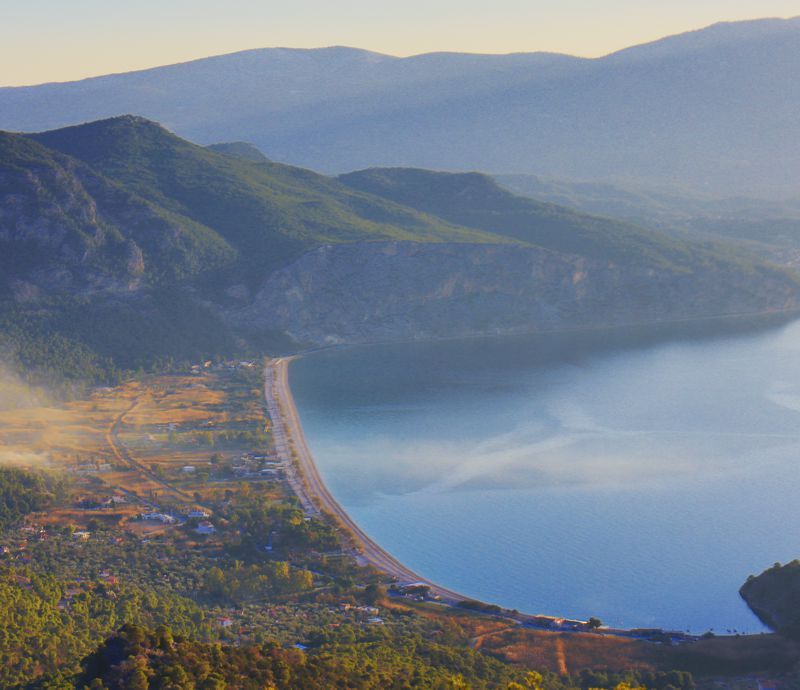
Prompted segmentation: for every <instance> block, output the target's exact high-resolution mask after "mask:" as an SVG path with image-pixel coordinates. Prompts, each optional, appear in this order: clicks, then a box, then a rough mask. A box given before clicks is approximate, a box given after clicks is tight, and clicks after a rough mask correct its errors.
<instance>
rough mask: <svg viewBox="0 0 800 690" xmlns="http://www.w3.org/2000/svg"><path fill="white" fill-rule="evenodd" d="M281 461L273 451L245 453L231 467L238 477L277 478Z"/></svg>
mask: <svg viewBox="0 0 800 690" xmlns="http://www.w3.org/2000/svg"><path fill="white" fill-rule="evenodd" d="M283 467H284V466H283V463H282V462H281V460H280V458H278V455H277V454H276V453H275V452H274V451H269V452H267V453H245V454H243V455H241V456H239V459H238V461H236V463H235V464H234V465H233V466H232V467H231V470H232V471H233V474H234V476H235V477H237V478H238V479H257V478H260V479H279V478H280V477H281V473H282V472H283Z"/></svg>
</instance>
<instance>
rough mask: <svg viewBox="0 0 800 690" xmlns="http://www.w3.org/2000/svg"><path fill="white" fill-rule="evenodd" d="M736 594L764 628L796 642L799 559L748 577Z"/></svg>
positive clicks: (799, 633)
mask: <svg viewBox="0 0 800 690" xmlns="http://www.w3.org/2000/svg"><path fill="white" fill-rule="evenodd" d="M739 594H741V596H742V598H743V599H744V600H745V601H746V602H747V605H748V606H749V607H750V609H751V610H752V611H753V613H755V614H756V616H758V617H759V619H760V620H761V622H762V623H763V624H764V625H766V626H768V627H769V628H771V629H772V630H775V631H776V632H779V633H781V634H782V635H786V636H787V637H791V638H793V639H796V640H800V560H794V561H791V562H790V563H787V564H786V565H781V564H780V563H776V564H775V565H774V566H772V567H771V568H769V569H768V570H765V571H764V572H763V573H761V574H760V575H758V576H750V577H749V578H748V579H747V582H745V583H744V585H742V588H741V589H740V590H739Z"/></svg>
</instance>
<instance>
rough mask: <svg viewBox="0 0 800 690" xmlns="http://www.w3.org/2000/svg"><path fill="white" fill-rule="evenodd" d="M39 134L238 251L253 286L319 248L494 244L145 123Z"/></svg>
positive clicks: (130, 120)
mask: <svg viewBox="0 0 800 690" xmlns="http://www.w3.org/2000/svg"><path fill="white" fill-rule="evenodd" d="M34 136H35V139H36V140H37V141H39V142H41V143H43V144H45V145H46V146H48V147H51V148H53V149H56V150H58V151H60V152H62V153H64V154H68V155H69V156H72V157H74V158H77V159H79V160H81V161H83V162H84V163H86V164H89V165H90V166H91V167H92V169H93V170H96V171H98V172H99V173H101V174H103V175H105V176H106V177H108V178H110V179H113V180H114V181H115V182H117V183H119V184H121V185H124V186H125V188H126V189H130V190H132V191H133V192H134V193H136V194H137V195H138V196H140V197H142V198H144V199H147V200H148V201H149V202H151V203H152V204H155V205H157V207H158V208H161V209H165V210H166V211H167V212H169V213H171V214H174V216H175V217H177V218H182V219H191V222H194V223H199V224H201V225H202V227H204V228H206V229H208V230H209V231H210V232H212V233H213V234H214V236H215V237H219V238H222V240H223V241H224V242H225V243H227V244H228V245H229V246H232V247H234V248H235V250H236V252H237V255H238V261H237V269H236V270H237V271H238V272H239V273H240V274H241V277H242V278H250V279H251V280H255V281H259V280H261V279H262V278H263V277H264V275H265V274H266V273H267V272H268V271H269V270H271V269H274V268H276V267H277V266H280V265H283V264H284V263H286V262H287V261H288V260H289V259H291V258H293V257H295V256H297V255H298V254H299V253H300V252H302V251H303V250H304V249H306V248H308V247H311V246H314V245H317V244H320V243H322V242H342V241H355V240H375V239H406V240H413V241H442V240H448V241H454V240H456V241H467V242H470V241H472V242H475V241H477V242H481V241H482V242H487V241H492V239H493V238H492V236H490V235H486V234H485V233H481V232H476V231H474V230H468V229H465V228H459V227H456V226H453V225H451V224H449V223H447V222H446V221H443V220H440V219H436V218H432V217H430V216H426V215H425V214H421V213H419V212H417V211H414V210H412V209H409V208H405V207H402V206H399V205H397V204H394V203H392V202H390V201H386V200H384V199H381V198H378V197H374V196H371V195H368V194H364V193H362V192H357V191H354V190H352V189H350V188H348V187H347V186H345V185H343V184H341V183H339V182H337V181H336V180H334V179H331V178H328V177H324V176H323V175H318V174H316V173H313V172H311V171H308V170H301V169H299V168H293V167H290V166H287V165H280V164H277V163H270V162H253V161H248V160H244V159H242V158H241V157H237V156H231V155H225V154H223V153H218V152H216V151H213V150H210V149H207V148H203V147H201V146H196V145H195V144H192V143H190V142H188V141H185V140H183V139H180V138H179V137H176V136H175V135H173V134H170V133H169V132H167V131H166V130H165V129H163V128H162V127H160V126H159V125H157V124H155V123H154V122H150V121H147V120H144V119H142V118H136V117H121V118H113V119H111V120H103V121H100V122H94V123H90V124H87V125H80V126H78V127H69V128H65V129H61V130H56V131H53V132H45V133H43V134H38V135H34ZM494 239H495V240H496V238H494ZM245 282H247V281H245Z"/></svg>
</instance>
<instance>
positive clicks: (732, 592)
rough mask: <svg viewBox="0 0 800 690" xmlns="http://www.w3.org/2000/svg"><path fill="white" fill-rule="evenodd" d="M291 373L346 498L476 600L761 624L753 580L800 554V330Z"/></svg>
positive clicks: (557, 341)
mask: <svg viewBox="0 0 800 690" xmlns="http://www.w3.org/2000/svg"><path fill="white" fill-rule="evenodd" d="M290 374H291V385H292V389H293V392H294V395H295V398H296V401H297V405H298V409H299V410H300V414H301V417H302V421H303V426H304V428H305V431H306V435H307V438H308V442H309V445H310V447H311V450H312V451H313V453H314V455H315V457H316V459H317V462H318V465H319V468H320V472H321V474H322V476H323V478H324V479H325V481H326V482H327V484H328V486H329V487H330V489H331V491H332V493H333V494H334V496H335V497H336V498H337V499H338V500H339V501H340V503H341V504H342V505H343V506H344V508H345V509H346V510H347V511H348V512H349V513H350V514H351V516H352V517H353V518H354V519H355V520H356V521H357V522H358V523H359V524H360V525H361V526H362V527H363V528H364V530H365V531H366V532H367V533H368V534H370V536H372V537H373V538H374V539H376V540H377V541H378V542H379V543H380V544H381V545H382V546H384V547H385V548H386V549H387V550H388V551H390V552H391V553H392V554H394V555H395V556H397V557H398V558H400V559H401V560H402V561H403V562H404V563H406V564H407V565H409V566H410V567H411V568H413V569H415V570H416V571H417V572H419V573H420V574H422V575H424V576H425V577H428V578H431V579H433V580H435V581H437V582H440V583H441V584H442V585H445V586H447V587H449V588H452V589H455V590H458V591H460V592H462V593H464V594H466V595H468V596H472V597H475V598H479V599H482V600H484V601H490V602H496V603H498V604H501V605H504V606H507V607H513V608H518V609H520V610H523V611H526V612H530V613H545V614H553V615H561V616H569V617H577V618H587V617H588V616H593V615H594V616H598V617H599V618H601V619H602V620H603V621H604V622H605V623H607V624H610V625H621V626H628V627H631V626H648V627H649V626H658V627H664V628H669V629H677V630H691V631H692V632H703V631H705V630H708V629H714V630H716V631H717V632H725V631H727V630H738V631H749V632H755V631H760V630H762V629H763V628H762V627H761V626H760V624H759V623H758V621H757V620H756V619H755V617H754V616H752V614H751V613H750V612H749V610H748V609H747V607H746V606H745V605H744V603H743V602H742V601H741V600H740V599H739V596H738V593H737V591H738V588H739V586H740V585H741V584H742V583H743V582H744V580H745V579H746V577H747V576H748V575H749V574H750V573H758V572H761V571H762V570H763V569H765V568H767V567H769V566H770V565H772V563H773V562H775V561H782V562H785V561H788V560H791V559H793V558H795V557H800V531H798V526H800V501H798V496H799V495H800V471H799V470H800V468H798V462H800V322H795V323H793V324H789V325H784V326H779V327H773V328H771V329H769V330H766V331H761V332H758V333H751V334H747V335H742V334H730V335H725V336H716V337H708V336H707V335H705V334H697V333H685V334H682V335H681V336H680V337H671V338H670V339H665V338H664V334H663V333H658V332H653V331H650V332H648V331H628V332H608V333H592V334H585V333H584V334H576V335H570V336H540V337H517V338H506V339H486V340H469V341H451V342H440V343H433V344H414V345H402V346H399V345H394V346H373V347H359V348H351V349H341V350H329V351H324V352H319V353H316V354H314V355H311V356H308V357H306V358H304V359H302V360H299V361H297V362H295V363H294V364H292V367H291V372H290Z"/></svg>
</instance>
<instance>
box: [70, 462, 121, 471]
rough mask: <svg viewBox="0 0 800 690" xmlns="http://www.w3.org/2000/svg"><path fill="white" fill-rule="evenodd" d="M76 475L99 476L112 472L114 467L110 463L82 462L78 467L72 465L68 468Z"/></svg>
mask: <svg viewBox="0 0 800 690" xmlns="http://www.w3.org/2000/svg"><path fill="white" fill-rule="evenodd" d="M67 469H68V470H69V471H70V472H73V473H74V474H97V473H103V472H111V470H113V469H114V468H113V466H112V465H111V463H110V462H97V461H93V462H82V463H79V464H77V465H71V466H70V467H68V468H67Z"/></svg>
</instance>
